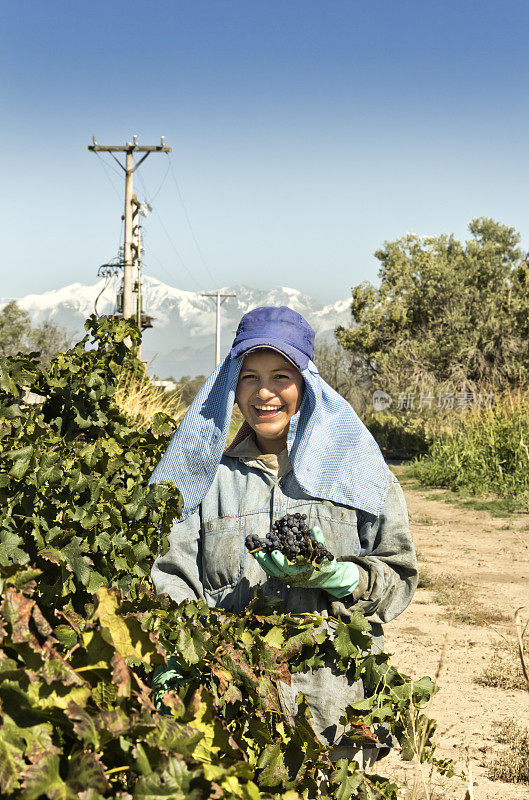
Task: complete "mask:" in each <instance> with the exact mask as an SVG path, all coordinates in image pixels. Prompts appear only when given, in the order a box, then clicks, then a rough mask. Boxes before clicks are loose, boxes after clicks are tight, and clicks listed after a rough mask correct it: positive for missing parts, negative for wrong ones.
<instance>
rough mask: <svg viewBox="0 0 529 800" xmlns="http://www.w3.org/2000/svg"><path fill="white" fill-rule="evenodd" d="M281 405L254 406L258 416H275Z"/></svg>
mask: <svg viewBox="0 0 529 800" xmlns="http://www.w3.org/2000/svg"><path fill="white" fill-rule="evenodd" d="M282 408H283V406H254V409H255V412H256V414H257V416H258V417H275V416H276V414H279V412H280V411H281V409H282Z"/></svg>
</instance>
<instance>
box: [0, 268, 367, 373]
mask: <svg viewBox="0 0 529 800" xmlns="http://www.w3.org/2000/svg"><path fill="white" fill-rule="evenodd" d="M117 284H118V279H117V278H116V279H113V280H112V281H111V282H110V283H109V284H108V285H107V286H106V287H105V281H104V280H101V281H99V282H98V283H95V284H94V285H92V286H86V285H84V284H82V283H72V284H70V285H69V286H64V287H63V288H62V289H55V290H53V291H49V292H43V293H42V294H28V295H26V296H25V297H22V298H19V299H17V303H18V305H19V306H20V307H21V308H23V309H25V310H26V311H27V312H28V314H29V315H30V317H31V320H32V322H33V323H35V324H38V323H41V322H43V321H44V320H47V319H49V320H51V321H53V322H55V323H57V324H58V325H62V326H63V327H64V328H66V329H67V330H68V331H69V332H71V333H73V334H75V335H81V334H83V333H84V329H83V324H84V321H85V319H86V318H87V317H88V316H89V315H90V314H92V313H93V312H94V306H95V304H96V303H97V312H98V313H99V314H112V313H114V312H115V303H116V300H115V298H116V290H117ZM221 291H222V292H223V293H225V294H236V295H237V297H233V298H229V299H227V300H226V301H225V302H224V303H223V305H222V311H221V356H224V355H225V354H226V353H227V351H228V349H229V347H230V345H231V342H232V340H233V337H234V331H235V329H236V328H237V324H238V322H239V320H240V318H241V316H242V315H243V314H245V313H246V312H247V311H249V310H250V309H251V308H256V307H257V306H265V305H267V306H280V305H284V306H289V307H290V308H293V309H294V310H295V311H298V312H299V313H300V314H302V315H303V316H304V317H305V318H306V319H307V321H308V322H309V323H310V324H311V325H312V327H313V328H314V330H315V331H316V333H317V334H318V336H319V337H324V338H328V337H331V336H332V332H333V331H334V328H335V327H336V325H349V324H350V320H351V317H350V310H349V309H350V300H349V299H346V300H338V301H337V302H336V303H333V304H330V305H325V306H324V305H321V304H320V303H318V302H317V301H316V300H314V299H313V298H311V297H309V296H308V295H306V294H303V293H302V292H300V291H298V290H297V289H289V288H286V287H277V288H275V289H272V290H271V291H264V290H259V289H252V288H249V287H248V286H242V285H241V286H230V287H226V288H223V289H222V290H221ZM6 302H8V300H7V299H3V300H0V306H3V305H4V304H5V303H6ZM143 309H144V313H146V314H149V315H150V316H152V317H154V327H153V328H152V329H150V330H146V331H145V332H144V335H143V345H142V356H143V357H144V358H146V359H147V360H148V362H149V366H148V369H149V372H150V373H151V374H156V375H158V376H159V377H160V378H166V377H169V376H173V377H175V378H179V377H181V376H182V375H191V376H194V375H200V374H209V373H210V372H211V370H212V369H213V367H214V366H215V305H214V301H213V300H211V299H210V298H208V297H202V296H201V295H200V293H199V292H187V291H183V290H182V289H176V288H175V287H173V286H169V285H167V284H165V283H162V281H159V280H157V279H156V278H151V277H148V276H144V277H143Z"/></svg>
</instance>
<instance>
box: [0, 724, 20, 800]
mask: <svg viewBox="0 0 529 800" xmlns="http://www.w3.org/2000/svg"><path fill="white" fill-rule="evenodd" d="M25 769H26V762H25V760H24V748H23V742H22V741H21V740H20V739H18V741H17V740H16V739H14V738H13V736H12V734H11V733H10V732H9V731H8V730H6V729H5V727H4V726H3V727H2V728H0V790H1V791H2V792H3V793H4V794H5V795H10V794H11V793H12V792H14V791H15V789H18V788H19V786H20V778H21V776H22V775H23V774H24V770H25Z"/></svg>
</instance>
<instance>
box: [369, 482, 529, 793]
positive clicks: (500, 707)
mask: <svg viewBox="0 0 529 800" xmlns="http://www.w3.org/2000/svg"><path fill="white" fill-rule="evenodd" d="M395 473H396V474H397V475H398V477H399V479H400V480H401V482H402V485H403V488H404V492H405V495H406V499H407V503H408V510H409V514H410V523H411V529H412V532H413V537H414V540H415V545H416V548H417V552H418V556H419V564H420V566H421V568H422V570H423V574H424V576H425V582H426V584H427V585H428V586H429V588H419V589H418V590H417V592H416V594H415V597H414V599H413V601H412V603H411V605H410V606H409V607H408V609H407V610H406V611H405V612H404V613H403V614H402V615H401V616H400V617H399V618H398V619H396V620H393V622H391V623H389V624H388V625H386V626H385V633H386V649H387V650H388V652H390V653H392V654H393V655H394V657H393V661H394V663H395V665H396V666H398V667H399V669H400V670H401V671H403V672H406V673H408V674H412V675H414V676H415V677H417V678H418V677H421V676H422V675H430V676H432V677H434V675H435V673H436V670H437V669H438V665H439V663H440V660H441V658H442V654H443V650H444V659H443V664H442V669H441V674H440V678H439V687H440V691H439V692H438V694H437V695H436V696H435V697H434V699H433V701H432V703H431V705H430V708H429V710H428V714H429V716H431V717H434V718H435V719H436V720H437V721H438V730H437V733H436V740H437V743H438V750H437V755H438V757H442V758H444V757H449V758H452V759H453V760H454V762H455V766H456V770H457V772H461V771H468V770H467V758H468V760H469V763H470V768H471V772H472V777H473V792H474V795H473V796H474V798H475V800H528V798H529V784H514V783H504V782H498V781H492V780H490V779H489V778H488V777H487V771H488V768H487V765H488V762H489V761H490V759H491V758H494V757H498V756H499V757H502V752H503V751H502V745H500V744H498V742H497V740H496V737H495V734H496V732H497V729H498V725H499V724H500V723H502V722H504V721H509V720H511V719H513V718H515V719H517V720H519V721H520V722H522V723H524V724H525V726H528V727H529V691H525V690H523V689H516V690H514V689H509V690H506V689H501V688H495V687H491V686H483V685H481V684H480V683H479V682H478V681H479V678H480V676H482V674H483V672H484V670H485V668H486V667H487V665H488V664H489V663H490V660H491V655H492V651H493V649H494V647H495V646H496V645H500V646H501V647H505V648H508V646H509V645H508V642H511V643H513V644H514V642H515V633H514V624H513V615H514V612H515V611H516V609H517V608H519V607H520V606H526V607H527V608H526V612H525V618H526V619H527V618H529V514H519V513H515V514H511V515H510V516H509V517H503V518H495V517H493V516H492V515H491V514H490V513H488V512H486V511H476V510H473V509H471V508H463V509H462V508H458V507H457V506H455V505H453V504H451V503H449V502H447V501H446V500H444V499H442V498H441V495H442V494H443V493H442V492H441V491H433V490H422V489H419V488H417V487H416V486H415V487H414V486H413V485H412V484H409V483H407V482H406V479H405V478H404V477H403V470H402V468H399V467H397V468H395ZM451 579H454V581H453V588H452V589H450V588H448V589H447V588H446V587H447V585H448V587H450V580H451ZM438 585H441V587H442V588H443V595H442V597H441V602H439V592H438V590H437V588H436V587H437V586H438ZM461 587H462V590H461ZM447 600H448V603H447V602H446V601H447ZM467 617H468V618H469V619H472V620H473V623H474V624H469V623H468V622H465V621H461V620H465V618H467ZM476 623H477V624H476ZM503 637H505V638H503ZM528 639H529V631H528V634H527V635H526V640H528ZM527 646H528V647H527V649H528V650H529V641H528V642H527ZM514 663H515V665H516V662H514ZM527 757H528V758H529V754H528V756H527ZM377 771H379V772H380V773H381V774H384V775H394V776H396V777H397V776H398V777H399V778H400V779H401V780H404V781H407V785H408V789H407V790H406V789H404V790H403V792H402V797H403V798H405V797H406V796H409V787H410V785H411V783H412V781H413V767H411V766H410V767H408V768H403V767H402V762H400V761H399V759H398V758H396V757H395V756H394V755H391V756H389V757H388V758H386V759H385V760H384V761H382V762H381V764H380V767H379V769H378V770H377ZM425 777H426V780H427V781H428V771H426V772H425ZM466 789H467V787H466V785H465V783H464V782H463V781H462V780H461V778H457V777H455V778H451V779H447V778H441V777H439V776H434V777H433V779H432V784H431V790H430V791H431V793H430V795H428V794H427V793H426V792H425V790H424V789H423V791H422V792H421V793H419V795H418V796H419V797H421V798H426V797H429V796H430V797H431V800H441V798H442V799H443V800H463V799H464V798H465V792H466ZM407 792H408V794H407Z"/></svg>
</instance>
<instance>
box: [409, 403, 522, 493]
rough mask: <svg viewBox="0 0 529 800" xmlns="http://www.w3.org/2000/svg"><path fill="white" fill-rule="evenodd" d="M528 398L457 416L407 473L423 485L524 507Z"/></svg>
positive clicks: (495, 404)
mask: <svg viewBox="0 0 529 800" xmlns="http://www.w3.org/2000/svg"><path fill="white" fill-rule="evenodd" d="M528 442H529V398H528V397H527V395H523V394H520V395H514V396H509V395H507V396H506V397H504V398H502V399H500V400H499V401H497V402H496V403H494V404H493V405H492V406H491V407H490V408H485V409H480V410H476V411H473V412H470V413H468V414H466V415H464V416H462V417H461V418H460V419H459V420H458V421H457V422H456V423H454V425H453V427H452V429H451V431H449V432H448V433H445V434H444V435H443V436H438V437H437V438H435V440H434V441H433V443H432V445H431V447H430V449H429V451H428V453H427V455H425V456H424V457H422V458H420V459H418V460H417V461H416V462H415V463H414V464H413V465H412V467H411V468H410V470H409V472H408V475H409V476H410V477H414V478H416V479H417V480H419V481H420V482H421V483H422V484H424V485H428V486H441V487H446V488H449V489H464V490H467V491H470V492H472V493H474V494H483V493H486V492H492V493H495V494H498V495H501V496H503V497H514V498H518V499H519V501H520V503H522V504H523V505H528V504H529V449H528V445H527V443H528Z"/></svg>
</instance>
